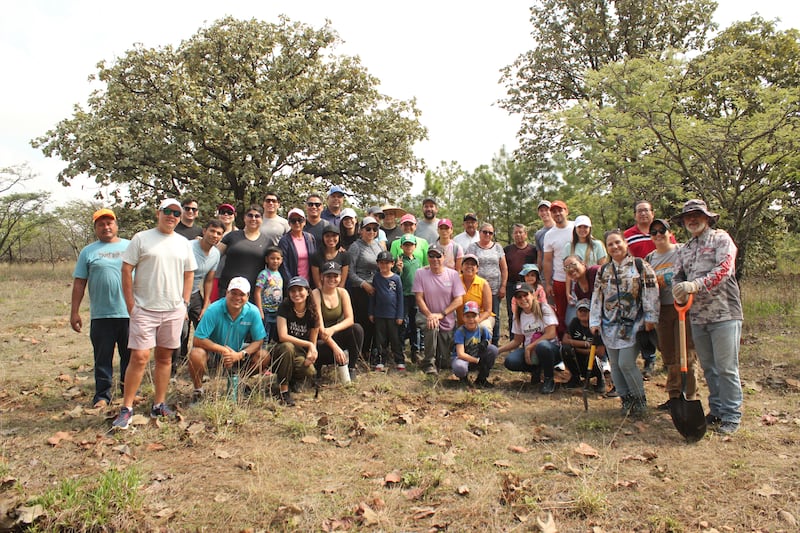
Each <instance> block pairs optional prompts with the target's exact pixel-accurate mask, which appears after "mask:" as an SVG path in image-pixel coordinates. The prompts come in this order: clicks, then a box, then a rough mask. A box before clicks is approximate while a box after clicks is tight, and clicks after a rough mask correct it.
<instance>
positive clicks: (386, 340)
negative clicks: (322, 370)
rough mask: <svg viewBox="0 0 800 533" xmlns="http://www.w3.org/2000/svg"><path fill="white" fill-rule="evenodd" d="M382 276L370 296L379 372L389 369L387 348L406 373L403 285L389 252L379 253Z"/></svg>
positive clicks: (375, 362)
mask: <svg viewBox="0 0 800 533" xmlns="http://www.w3.org/2000/svg"><path fill="white" fill-rule="evenodd" d="M377 262H378V274H376V275H375V277H374V278H373V280H372V286H373V287H374V288H375V292H373V293H372V294H371V295H370V297H369V319H370V321H371V322H373V323H374V324H375V348H376V351H375V355H376V357H377V360H376V361H374V362H373V364H374V365H375V370H377V371H379V372H382V371H383V370H385V369H386V367H385V364H384V361H385V360H386V357H385V356H386V355H387V354H386V351H387V348H389V349H391V351H392V353H393V356H394V364H395V366H396V368H397V370H405V369H406V362H405V357H404V356H403V345H402V344H401V343H400V326H402V325H403V316H404V314H403V282H402V281H401V280H400V276H398V275H397V274H395V273H394V272H392V267H393V266H394V259H393V258H392V254H391V253H390V252H387V251H386V250H384V251H382V252H381V253H379V254H378V258H377Z"/></svg>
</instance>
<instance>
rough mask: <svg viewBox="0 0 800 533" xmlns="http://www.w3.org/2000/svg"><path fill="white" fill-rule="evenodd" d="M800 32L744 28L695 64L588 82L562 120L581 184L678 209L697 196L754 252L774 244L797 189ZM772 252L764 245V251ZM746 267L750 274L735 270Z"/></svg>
mask: <svg viewBox="0 0 800 533" xmlns="http://www.w3.org/2000/svg"><path fill="white" fill-rule="evenodd" d="M799 65H800V32H798V31H797V30H787V31H777V30H776V28H775V25H774V23H772V22H767V21H764V20H763V19H760V18H754V19H752V20H750V21H746V22H738V23H736V24H734V25H732V26H731V27H730V28H728V29H726V30H725V31H723V32H722V33H721V34H720V35H719V36H718V37H716V38H715V39H713V40H712V41H711V42H710V46H709V49H708V50H707V51H706V52H704V53H703V54H700V55H699V56H696V57H695V58H693V59H691V60H689V59H687V58H686V57H685V56H682V55H676V56H675V57H672V58H669V59H666V60H665V59H663V58H657V57H646V58H644V57H643V58H637V59H630V60H627V61H624V62H620V63H616V64H612V65H608V66H606V67H604V68H602V69H600V70H599V71H597V72H595V73H592V74H591V75H589V76H588V78H587V87H588V88H589V89H590V91H591V92H594V93H602V94H603V95H604V98H603V100H602V102H601V103H598V101H597V100H595V99H593V98H585V99H583V100H582V101H581V102H580V106H576V107H574V108H572V109H571V110H570V111H568V112H567V113H566V114H565V117H566V118H567V122H568V126H569V129H567V130H566V134H567V135H568V136H569V138H570V139H572V140H573V141H575V142H576V144H575V150H574V154H575V155H576V160H579V161H580V164H579V165H575V168H576V169H579V170H577V172H579V173H580V177H581V179H582V180H583V181H585V182H592V183H604V184H606V185H607V186H610V187H613V188H614V189H615V190H621V191H631V190H634V191H641V190H647V191H649V193H650V195H651V197H654V198H660V199H664V198H666V199H672V201H673V204H674V205H675V206H676V207H677V205H678V204H679V202H680V201H682V200H685V199H687V198H688V197H693V196H697V197H701V198H703V199H705V200H706V201H707V202H708V203H709V204H710V205H711V206H712V208H715V209H717V210H719V211H721V212H722V213H723V219H722V221H721V224H722V225H723V226H724V227H726V228H727V229H728V230H729V231H730V233H731V235H732V237H733V238H734V240H735V241H737V243H738V244H739V247H740V256H739V265H740V267H742V266H743V265H744V264H746V263H745V258H746V256H747V251H748V249H749V248H750V247H751V246H757V245H758V244H759V243H762V244H764V243H766V244H767V246H768V245H769V242H771V233H770V232H772V231H774V230H775V228H776V226H775V223H776V221H778V222H780V216H779V215H780V212H781V211H780V209H778V208H780V207H783V206H786V205H792V204H796V202H797V201H798V194H797V193H798V192H800V66H799ZM767 252H769V250H767ZM740 271H741V272H743V268H740Z"/></svg>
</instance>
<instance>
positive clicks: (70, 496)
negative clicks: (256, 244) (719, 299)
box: [0, 265, 800, 533]
mask: <svg viewBox="0 0 800 533" xmlns="http://www.w3.org/2000/svg"><path fill="white" fill-rule="evenodd" d="M70 272H71V265H64V266H61V267H56V269H54V270H50V269H45V268H42V267H36V268H34V267H26V268H23V269H16V268H14V269H12V268H9V267H6V266H1V267H0V281H2V282H3V283H0V316H1V317H2V318H0V362H1V363H2V364H0V369H2V370H0V410H1V411H2V412H1V414H0V435H2V448H0V481H1V483H2V484H1V485H0V511H1V512H2V514H0V529H6V528H16V529H18V530H25V529H26V528H27V529H29V530H32V531H40V530H96V531H103V530H126V531H132V530H137V531H148V530H158V531H355V530H371V531H548V532H551V531H561V532H572V531H591V532H595V533H597V532H601V531H608V532H610V531H659V532H662V531H670V532H677V531H737V532H738V531H770V532H778V531H798V526H797V520H800V504H799V503H798V499H799V497H800V472H798V470H800V467H798V465H800V446H799V445H800V402H799V401H798V399H799V398H800V395H799V394H798V392H800V388H799V387H800V383H798V379H799V378H800V361H798V358H797V356H796V342H797V338H798V333H800V316H798V307H797V305H796V303H794V302H793V301H788V303H787V301H786V298H792V296H788V295H787V293H791V291H789V290H788V286H787V287H786V288H785V289H786V290H782V289H780V288H778V290H776V291H775V293H774V298H775V299H778V300H781V302H783V303H782V304H781V305H778V306H775V307H774V308H773V307H770V305H772V303H773V301H770V300H768V299H767V298H768V297H766V296H763V294H764V290H763V287H759V289H758V291H756V290H755V289H754V290H751V291H748V290H747V289H748V287H747V286H745V290H744V293H745V296H746V297H747V296H748V294H752V293H755V292H758V293H759V294H760V295H761V296H760V298H761V299H760V300H759V301H758V302H756V304H754V305H750V306H749V307H748V309H752V310H753V311H752V312H753V314H754V316H753V317H748V318H747V320H746V324H745V333H744V335H743V345H742V351H741V374H742V380H743V385H744V389H745V404H744V420H743V424H742V427H741V429H740V431H739V432H738V433H736V434H735V435H734V436H732V437H725V438H723V437H720V436H719V435H717V434H715V433H712V432H709V433H707V434H706V436H705V437H704V438H703V439H702V440H701V441H700V442H698V443H696V444H687V443H685V442H684V440H683V439H682V437H681V436H680V435H679V434H678V432H677V431H676V430H675V428H674V427H673V424H672V421H671V419H670V416H669V415H668V414H664V413H662V412H659V411H656V410H654V409H651V412H650V414H649V415H648V416H647V417H646V418H644V419H643V420H634V419H630V418H623V417H622V416H621V415H620V413H619V400H615V399H607V398H603V397H601V396H600V395H598V394H594V393H593V394H591V396H590V403H589V410H588V411H584V408H583V402H582V400H581V393H580V391H577V392H576V391H565V390H557V391H556V393H555V394H553V395H552V396H542V395H540V394H539V392H538V390H533V389H531V388H530V387H529V385H528V384H527V379H525V376H520V375H515V374H512V373H510V372H507V371H505V370H504V369H503V367H502V363H500V362H498V364H497V365H496V367H495V370H493V372H492V376H491V381H492V382H493V383H494V384H495V385H496V388H495V389H493V390H491V391H488V392H487V391H479V390H471V389H465V388H461V387H458V386H456V385H455V384H454V383H453V382H452V381H450V380H449V379H447V377H446V376H444V375H442V376H440V378H439V379H438V380H432V379H430V378H426V377H425V376H423V375H422V374H420V373H418V372H415V371H413V367H411V366H409V371H408V372H406V373H398V372H395V371H390V372H388V373H374V372H373V373H365V374H362V375H360V376H359V378H358V380H357V381H356V383H355V386H354V387H351V388H344V387H341V386H340V385H339V384H337V383H336V382H335V381H334V378H333V375H332V373H330V374H328V375H327V377H326V383H325V385H324V386H323V387H322V389H321V390H320V393H319V396H318V397H317V398H315V397H314V391H313V389H311V388H309V389H307V390H306V391H304V392H303V393H301V394H299V395H298V396H297V400H298V405H297V406H296V407H294V408H286V407H282V406H279V405H276V404H275V403H274V402H273V401H272V400H271V399H270V398H269V397H268V396H265V395H264V394H262V389H263V387H262V386H261V384H260V383H256V382H251V383H249V385H251V386H252V387H253V392H252V393H251V394H250V395H249V396H244V397H243V398H240V401H239V403H238V404H232V403H231V402H230V401H229V400H228V399H227V398H226V397H225V395H224V383H223V381H222V380H221V379H215V380H213V381H211V382H210V383H209V385H208V388H209V389H210V390H211V391H212V393H211V394H209V398H208V399H207V400H206V401H204V402H203V403H201V404H198V405H195V406H191V407H190V406H188V403H189V397H190V392H191V386H190V382H189V380H188V376H187V374H186V370H185V368H184V369H183V370H182V372H181V373H180V374H179V376H178V379H177V381H176V382H175V383H173V384H172V385H171V386H170V396H169V399H170V403H172V404H174V405H176V406H177V407H178V409H179V412H180V417H179V420H178V421H176V422H170V423H165V424H159V425H154V424H153V423H151V422H150V421H149V420H142V422H144V423H143V424H142V425H135V426H134V427H133V428H132V430H129V431H126V432H121V433H108V429H109V427H110V422H111V420H110V419H111V418H113V416H114V415H115V414H116V412H117V410H118V405H114V406H112V408H110V409H109V410H106V411H102V410H93V409H91V405H90V402H91V397H92V391H93V388H94V380H93V374H92V356H91V344H90V342H89V335H88V327H86V328H85V332H84V333H82V334H77V333H75V332H73V331H72V330H71V329H70V327H69V323H68V315H69V297H70V287H71V279H70ZM83 317H84V323H85V324H88V322H89V313H88V307H87V306H86V305H84V310H83ZM146 381H147V378H146ZM664 381H665V375H664V374H663V373H662V374H659V375H657V376H656V377H655V378H654V379H652V380H651V381H649V382H647V395H648V400H649V403H650V405H651V407H653V406H655V405H657V404H659V403H661V402H663V401H664V400H665V399H666V395H665V393H664ZM148 383H149V382H148ZM214 391H218V394H216V393H214ZM142 393H143V395H144V396H145V398H146V400H145V403H143V404H142V405H141V406H140V408H139V409H138V411H137V412H138V413H140V414H143V413H146V412H147V409H148V408H149V405H150V404H149V401H150V399H151V396H152V388H151V387H150V385H149V384H146V385H144V386H143V388H142ZM700 394H701V396H700V397H701V398H702V400H703V404H704V405H706V395H707V390H706V389H705V384H704V383H702V381H701V392H700ZM121 474H128V475H129V476H130V477H124V476H121ZM120 479H122V480H133V481H132V485H131V486H130V487H129V488H128V490H127V491H126V490H125V489H124V481H120ZM109 480H111V481H109Z"/></svg>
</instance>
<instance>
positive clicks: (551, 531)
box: [536, 512, 558, 533]
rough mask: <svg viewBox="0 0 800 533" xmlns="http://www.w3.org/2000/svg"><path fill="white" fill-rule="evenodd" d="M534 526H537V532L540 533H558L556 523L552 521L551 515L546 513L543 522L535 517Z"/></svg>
mask: <svg viewBox="0 0 800 533" xmlns="http://www.w3.org/2000/svg"><path fill="white" fill-rule="evenodd" d="M536 525H537V526H539V531H541V532H542V533H558V528H556V522H555V520H553V513H551V512H548V513H547V518H545V520H544V521H542V519H541V518H539V517H538V516H537V517H536Z"/></svg>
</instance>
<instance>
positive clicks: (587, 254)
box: [564, 215, 608, 267]
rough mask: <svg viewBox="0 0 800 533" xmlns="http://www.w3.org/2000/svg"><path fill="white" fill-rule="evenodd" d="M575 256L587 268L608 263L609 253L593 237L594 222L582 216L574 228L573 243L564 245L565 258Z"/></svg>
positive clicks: (576, 221)
mask: <svg viewBox="0 0 800 533" xmlns="http://www.w3.org/2000/svg"><path fill="white" fill-rule="evenodd" d="M570 255H575V256H578V257H580V258H581V261H583V264H584V265H586V266H587V267H590V266H593V265H602V264H605V263H606V262H607V261H608V253H607V252H606V248H605V246H603V243H602V242H601V241H600V240H598V239H595V238H594V237H593V236H592V220H591V219H590V218H589V217H587V216H586V215H580V216H579V217H577V218H576V219H575V223H574V225H573V226H572V241H571V242H568V243H567V244H566V245H564V257H567V256H570Z"/></svg>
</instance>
